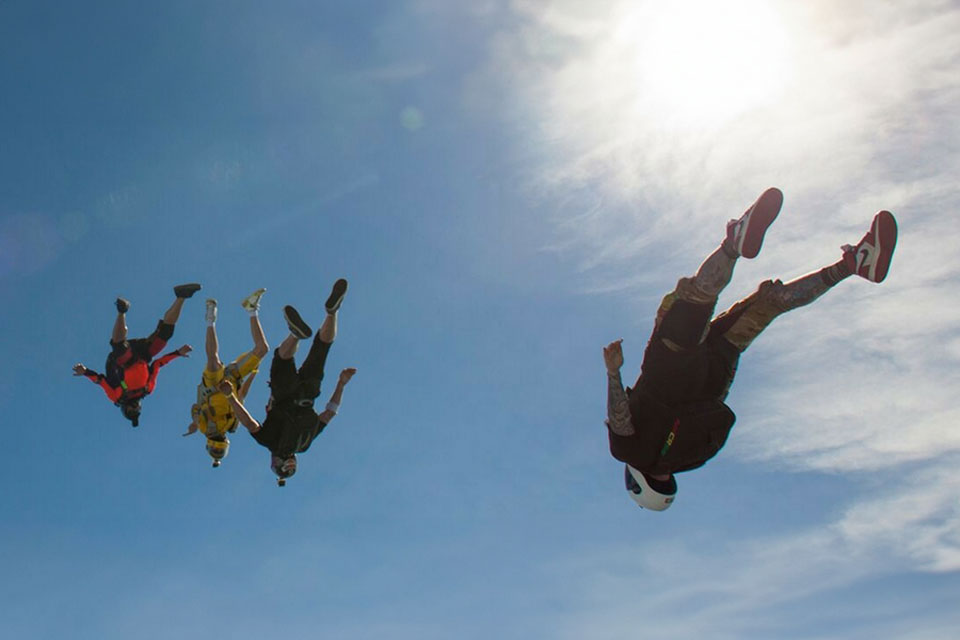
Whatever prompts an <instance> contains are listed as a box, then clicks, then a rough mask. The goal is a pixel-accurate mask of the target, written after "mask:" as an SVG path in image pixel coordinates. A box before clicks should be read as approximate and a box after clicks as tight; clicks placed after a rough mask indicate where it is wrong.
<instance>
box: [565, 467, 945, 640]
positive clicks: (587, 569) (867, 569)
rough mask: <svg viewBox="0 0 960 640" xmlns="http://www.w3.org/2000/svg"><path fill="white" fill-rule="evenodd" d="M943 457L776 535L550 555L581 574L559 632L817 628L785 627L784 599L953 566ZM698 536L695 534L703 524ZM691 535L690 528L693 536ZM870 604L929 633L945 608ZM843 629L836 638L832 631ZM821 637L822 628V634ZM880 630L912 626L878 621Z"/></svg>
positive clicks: (772, 633)
mask: <svg viewBox="0 0 960 640" xmlns="http://www.w3.org/2000/svg"><path fill="white" fill-rule="evenodd" d="M957 462H958V459H957V457H956V456H952V457H951V458H950V459H948V460H944V461H943V462H942V463H939V464H938V465H937V466H935V467H931V468H929V469H927V470H925V471H923V472H922V473H920V474H917V475H916V476H915V477H913V478H911V479H905V480H904V481H902V482H899V483H893V484H891V483H885V484H884V485H883V486H877V487H874V488H873V489H872V490H868V496H867V497H866V498H865V499H864V500H863V501H861V502H860V504H858V505H856V506H854V507H851V508H850V509H848V510H847V511H845V512H843V513H841V514H839V515H838V516H837V517H835V518H834V519H833V520H832V521H831V522H826V523H822V524H819V525H817V526H813V527H811V528H809V529H806V530H800V531H796V532H793V533H788V534H785V535H783V536H779V537H770V536H765V535H763V534H761V533H757V534H756V535H747V536H744V537H741V538H738V539H711V540H699V541H697V540H694V542H696V544H689V542H690V541H689V540H684V541H679V540H678V541H670V540H662V539H661V540H656V541H655V542H654V541H652V540H651V541H648V542H649V544H647V545H643V546H631V547H630V548H628V549H621V550H615V551H612V552H611V551H610V550H603V551H598V552H597V554H595V555H588V556H585V557H581V558H578V559H577V560H574V561H570V560H567V561H563V562H559V563H557V564H556V565H554V566H553V567H551V568H550V569H549V571H548V573H549V574H550V575H551V576H553V577H554V578H555V579H556V580H557V581H558V582H559V583H562V584H570V585H580V587H579V589H574V590H573V592H571V593H569V594H568V595H569V597H570V601H571V602H570V609H569V610H568V611H569V614H568V615H567V616H566V617H565V619H564V621H563V625H562V626H563V627H564V628H565V629H566V630H567V633H566V636H565V637H571V638H574V637H591V638H620V637H625V636H627V635H631V634H632V633H636V632H637V630H638V629H642V630H643V633H644V634H645V635H650V636H661V637H676V638H687V637H711V638H742V637H755V635H756V634H757V633H758V631H760V630H763V631H765V633H764V634H763V635H765V636H766V637H817V636H816V635H815V632H813V631H812V628H811V627H810V626H805V627H804V629H805V630H804V632H803V633H802V634H796V628H795V623H796V619H795V618H794V617H792V616H784V615H783V613H782V611H783V610H784V608H788V607H790V606H796V605H802V604H803V603H804V602H808V601H809V599H810V598H816V597H827V598H829V595H827V596H824V594H830V593H836V592H838V591H840V590H845V589H856V588H857V586H858V585H861V584H866V583H869V582H870V581H875V580H878V579H881V578H883V577H887V576H894V575H899V574H902V573H905V572H911V571H917V570H920V571H925V572H947V571H957V570H960V507H958V506H957V503H956V500H955V496H956V494H957V491H958V490H960V479H958V478H957V477H956V474H955V473H953V468H955V465H956V464H957ZM705 535H706V534H705ZM694 538H696V535H694ZM893 607H894V609H893V610H888V611H886V612H881V611H878V612H877V614H878V615H880V614H883V615H889V616H891V617H892V619H894V620H897V621H899V622H903V623H905V622H908V621H909V622H911V623H912V624H911V625H906V626H907V627H909V626H912V628H913V631H915V632H916V631H918V630H924V629H926V630H928V636H927V637H931V638H945V637H948V636H946V635H943V634H942V633H940V632H938V631H937V629H938V628H945V627H947V626H948V624H947V623H949V622H950V621H951V620H954V619H955V618H956V616H955V614H953V613H952V612H950V611H943V610H940V611H939V612H936V613H935V614H933V615H931V613H930V612H929V611H916V610H914V611H911V610H910V606H909V605H907V604H906V602H905V601H901V602H900V603H899V604H896V603H894V604H893ZM841 636H842V637H846V636H845V635H843V634H841ZM824 637H832V636H830V635H829V634H825V635H824ZM883 637H912V636H911V635H909V634H908V633H899V634H897V633H892V634H891V633H889V630H887V631H886V632H884V635H883Z"/></svg>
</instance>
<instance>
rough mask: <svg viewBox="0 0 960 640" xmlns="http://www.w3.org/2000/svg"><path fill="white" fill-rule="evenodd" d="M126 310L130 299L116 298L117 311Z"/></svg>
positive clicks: (122, 311) (124, 311)
mask: <svg viewBox="0 0 960 640" xmlns="http://www.w3.org/2000/svg"><path fill="white" fill-rule="evenodd" d="M127 311H130V301H129V300H124V299H123V298H117V313H126V312H127Z"/></svg>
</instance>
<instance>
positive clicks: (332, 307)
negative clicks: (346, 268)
mask: <svg viewBox="0 0 960 640" xmlns="http://www.w3.org/2000/svg"><path fill="white" fill-rule="evenodd" d="M345 295H347V281H346V280H344V279H343V278H340V279H339V280H337V281H336V282H334V283H333V291H331V292H330V297H329V298H327V304H326V307H327V313H336V312H337V309H339V308H340V304H341V303H342V302H343V297H344V296H345Z"/></svg>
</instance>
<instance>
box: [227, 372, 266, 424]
mask: <svg viewBox="0 0 960 640" xmlns="http://www.w3.org/2000/svg"><path fill="white" fill-rule="evenodd" d="M218 388H219V389H220V393H222V394H223V395H224V396H226V398H227V402H229V403H230V407H231V408H232V409H233V415H235V416H236V417H237V420H238V421H240V424H242V425H243V426H245V427H246V428H247V431H249V432H250V433H256V432H257V431H260V423H259V422H257V421H256V420H254V419H253V416H251V415H250V412H249V411H247V408H246V407H245V406H243V403H242V402H240V400H239V399H238V398H237V395H236V394H235V393H234V392H233V385H232V384H230V381H229V380H224V381H222V382H221V383H220V385H219V387H218Z"/></svg>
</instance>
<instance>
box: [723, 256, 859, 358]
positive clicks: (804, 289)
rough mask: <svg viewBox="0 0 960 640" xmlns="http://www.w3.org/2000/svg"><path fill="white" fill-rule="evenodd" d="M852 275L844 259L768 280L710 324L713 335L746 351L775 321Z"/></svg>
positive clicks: (741, 350)
mask: <svg viewBox="0 0 960 640" xmlns="http://www.w3.org/2000/svg"><path fill="white" fill-rule="evenodd" d="M850 275H852V272H851V270H850V267H849V265H848V264H847V263H846V262H845V261H844V260H843V259H841V260H839V261H838V262H836V263H834V264H832V265H829V266H827V267H824V268H822V269H820V270H819V271H814V272H812V273H808V274H807V275H805V276H801V277H800V278H797V279H796V280H791V281H790V282H787V283H783V282H781V281H780V280H767V281H766V282H762V283H760V287H759V288H758V289H757V291H756V292H754V293H752V294H750V295H749V296H747V297H746V298H744V299H743V300H740V301H739V302H737V303H736V304H734V305H733V306H732V307H730V308H729V309H728V310H726V311H724V312H723V313H721V314H720V315H719V316H717V318H716V319H715V320H714V321H713V322H712V323H711V336H716V337H721V338H723V339H725V340H726V341H727V342H729V343H730V344H732V345H733V346H734V347H736V348H737V349H738V350H739V351H740V352H743V351H745V350H746V349H747V347H749V346H750V344H751V343H752V342H753V341H754V340H755V339H756V337H757V336H758V335H760V333H761V332H762V331H763V330H764V329H766V328H767V327H768V326H769V325H770V323H771V322H773V320H774V318H776V317H777V316H779V315H780V314H782V313H786V312H787V311H792V310H793V309H797V308H799V307H803V306H805V305H808V304H810V303H811V302H813V301H814V300H816V299H817V298H819V297H820V296H822V295H823V294H824V293H826V292H827V291H828V290H829V289H830V288H831V287H833V286H834V285H836V284H837V283H838V282H840V281H841V280H843V279H845V278H848V277H849V276H850Z"/></svg>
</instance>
